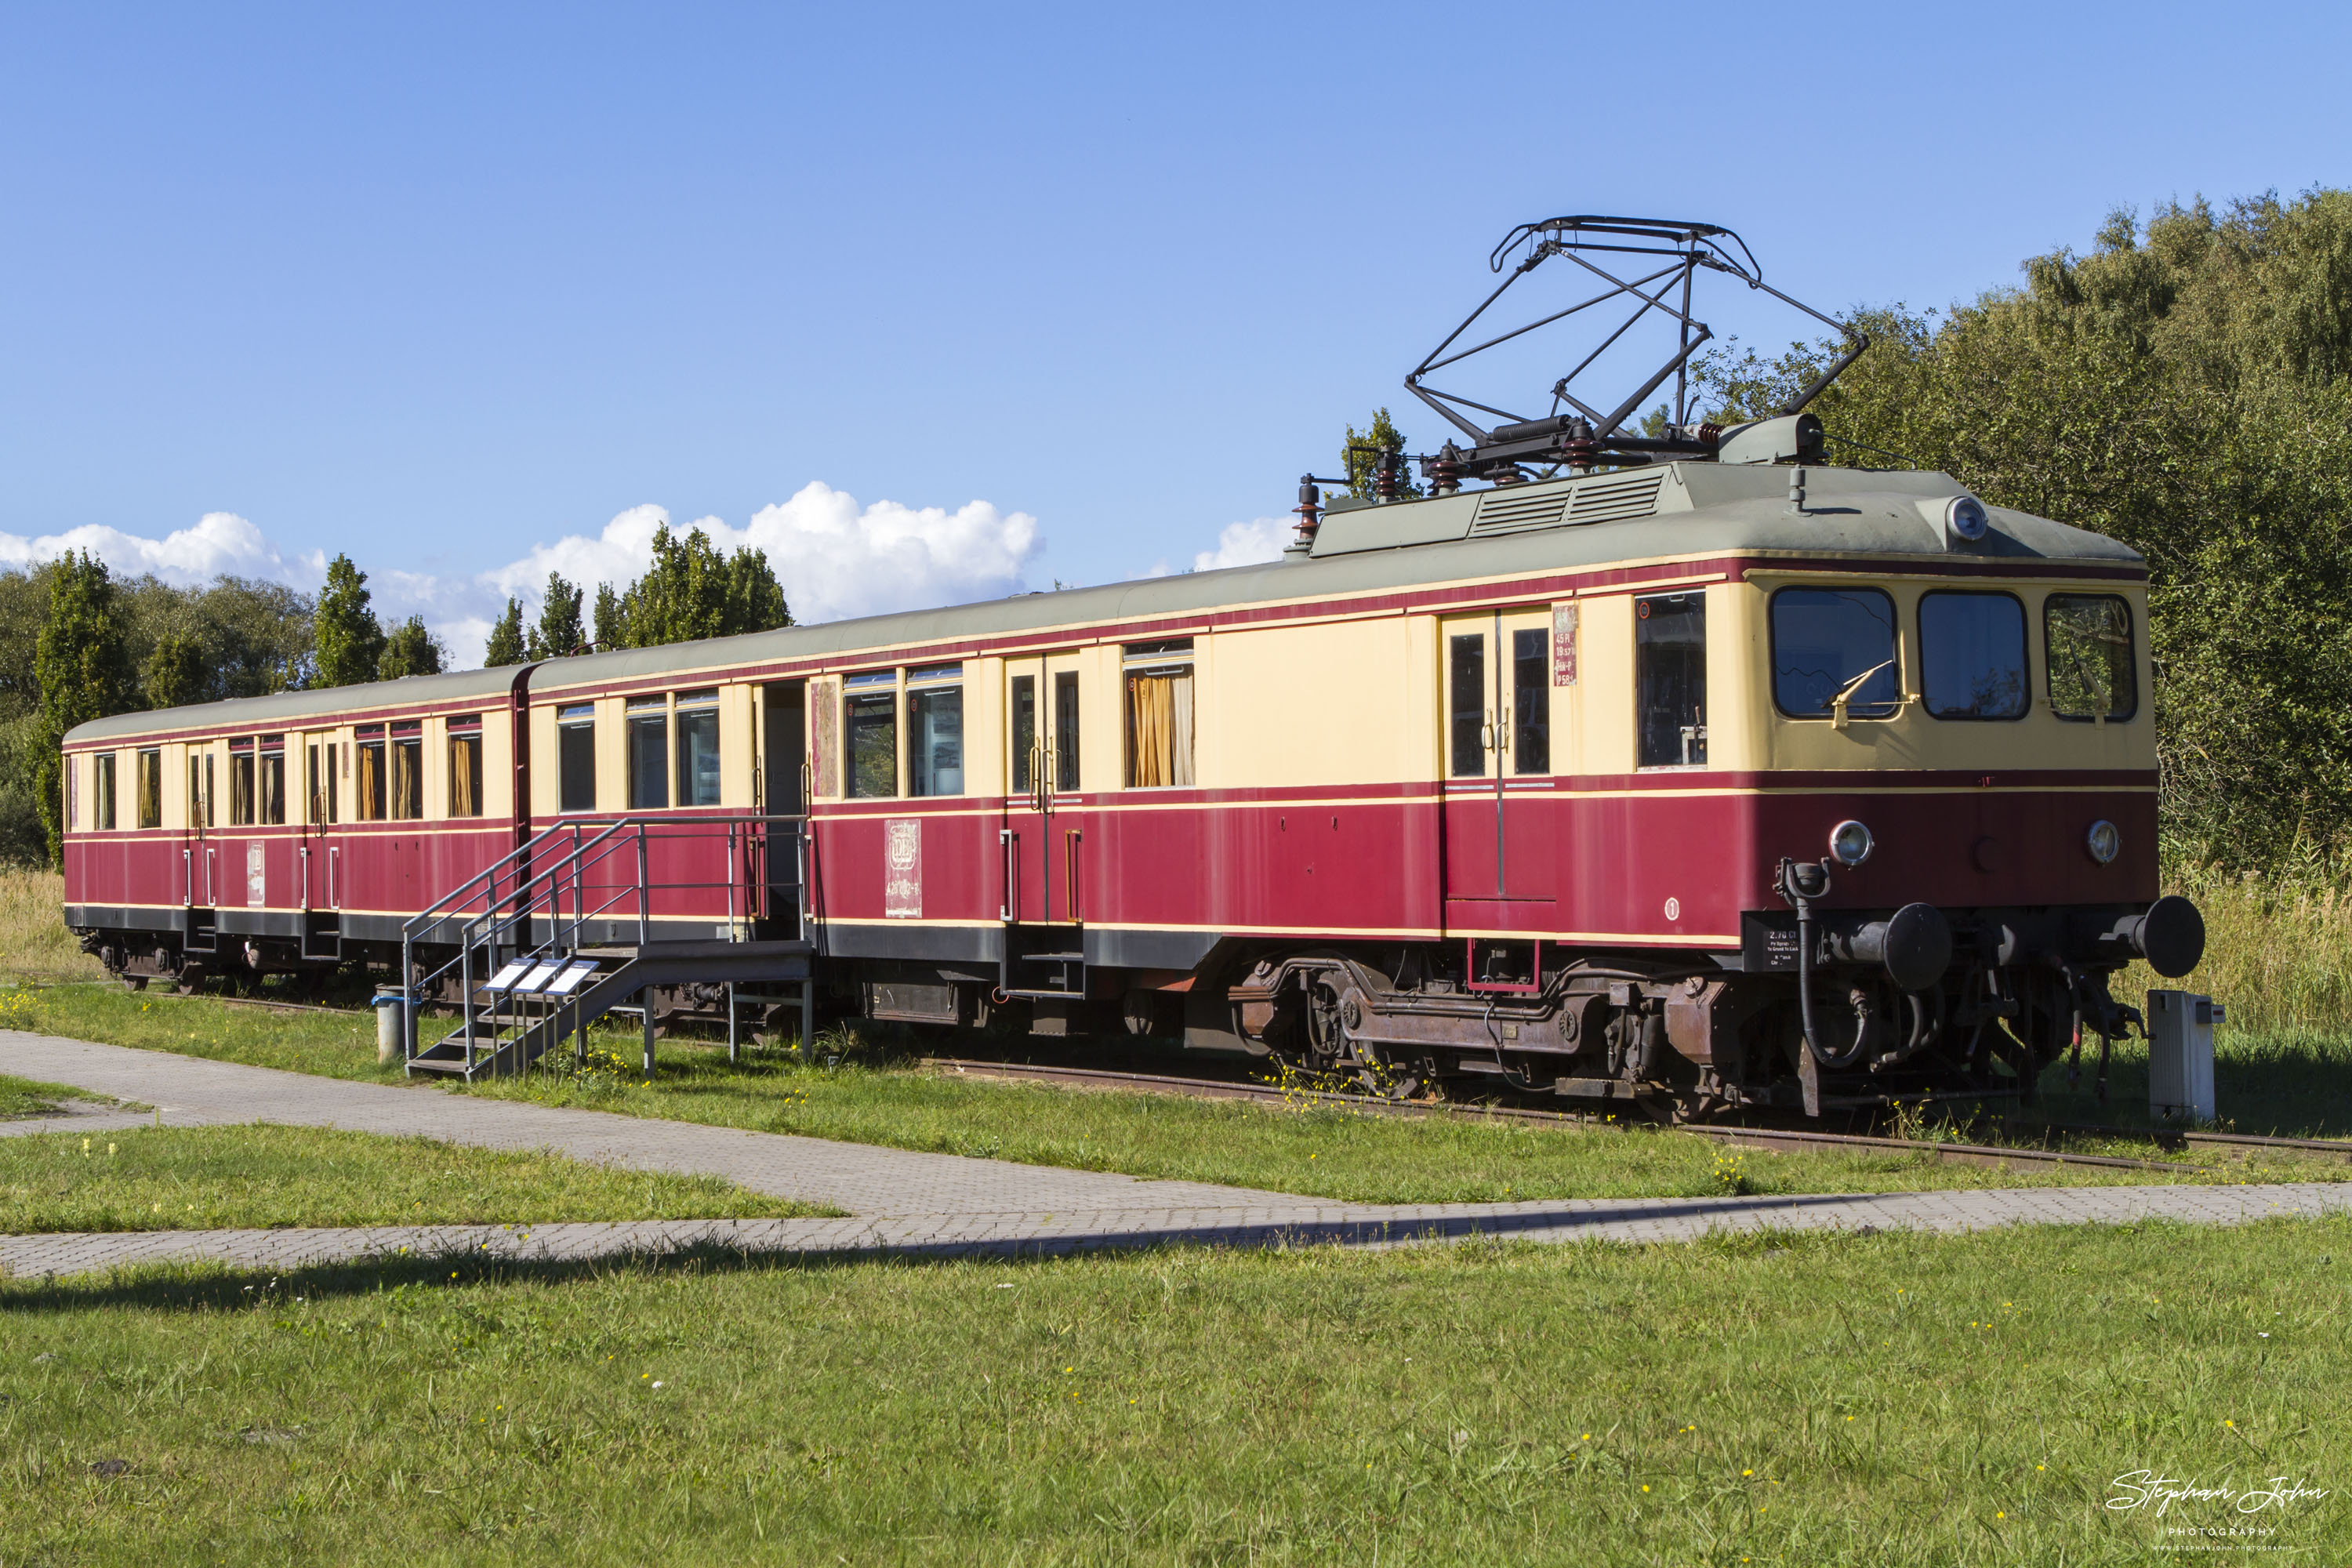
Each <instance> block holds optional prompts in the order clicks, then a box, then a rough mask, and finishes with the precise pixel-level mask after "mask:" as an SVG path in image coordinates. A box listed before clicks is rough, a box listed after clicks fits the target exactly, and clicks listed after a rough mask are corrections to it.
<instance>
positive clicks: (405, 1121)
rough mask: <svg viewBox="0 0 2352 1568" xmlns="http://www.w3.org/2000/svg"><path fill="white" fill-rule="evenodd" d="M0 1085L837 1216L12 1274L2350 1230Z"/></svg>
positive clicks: (417, 1102)
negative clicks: (1380, 1185)
mask: <svg viewBox="0 0 2352 1568" xmlns="http://www.w3.org/2000/svg"><path fill="white" fill-rule="evenodd" d="M0 1071H6V1072H11V1073H15V1074H17V1075H19V1076H21V1077H25V1078H33V1079H46V1080H47V1081H49V1082H52V1083H68V1084H72V1085H74V1086H75V1087H77V1088H80V1089H92V1090H96V1091H98V1092H100V1093H104V1094H110V1095H112V1096H114V1097H116V1098H117V1099H120V1100H136V1101H139V1102H141V1103H142V1104H145V1105H149V1106H152V1107H153V1108H154V1110H152V1112H148V1113H143V1114H135V1115H132V1114H124V1113H121V1112H99V1113H96V1114H91V1113H87V1112H85V1113H79V1114H73V1115H69V1116H66V1117H59V1118H54V1119H44V1120H43V1121H37V1122H17V1123H14V1124H0V1127H5V1130H6V1131H18V1132H21V1131H36V1130H56V1129H59V1128H62V1129H64V1130H66V1131H73V1132H86V1131H99V1130H101V1129H102V1127H103V1126H107V1125H113V1126H131V1125H143V1124H147V1123H150V1122H152V1121H155V1120H157V1119H158V1118H159V1117H160V1120H161V1121H162V1122H163V1125H165V1126H169V1127H194V1126H218V1125H226V1124H231V1123H237V1122H249V1121H273V1122H282V1123H290V1124H296V1125H301V1126H311V1127H340V1128H347V1129H350V1130H352V1131H364V1132H380V1133H394V1134H421V1135H424V1136H427V1137H434V1138H442V1139H446V1140H449V1141H452V1142H463V1143H473V1144H479V1145H483V1146H487V1147H490V1148H499V1149H552V1150H555V1151H557V1152H562V1153H564V1154H567V1155H571V1156H572V1157H573V1158H576V1159H583V1160H592V1161H603V1162H605V1163H612V1164H616V1165H623V1166H629V1167H635V1168H638V1169H646V1170H661V1171H676V1172H684V1173H707V1174H711V1175H719V1176H724V1177H726V1178H728V1179H730V1180H731V1181H734V1182H736V1183H738V1184H741V1185H743V1186H745V1187H749V1188H751V1189H753V1190H755V1191H759V1192H763V1193H769V1194H775V1195H778V1196H782V1197H791V1198H798V1199H802V1200H804V1201H808V1202H814V1203H823V1204H827V1205H833V1206H835V1207H838V1208H842V1209H845V1210H847V1211H849V1214H850V1215H851V1216H852V1217H849V1218H844V1219H772V1220H653V1221H640V1222H635V1223H617V1224H553V1225H539V1226H399V1227H384V1228H366V1229H362V1228H349V1229H306V1230H291V1229H288V1230H221V1231H150V1232H133V1233H107V1234H88V1235H49V1236H0V1268H5V1269H6V1270H7V1271H8V1272H10V1273H13V1274H16V1275H17V1276H19V1277H22V1276H25V1275H44V1274H70V1273H78V1272H82V1271H86V1270H89V1269H96V1268H109V1267H112V1266H115V1265H118V1264H128V1263H155V1262H178V1261H195V1260H211V1261H219V1262H226V1263H234V1264H240V1265H247V1266H252V1267H259V1268H295V1267H299V1266H302V1265H306V1264H320V1263H331V1262H337V1261H343V1260H348V1259H353V1258H368V1257H382V1256H385V1255H392V1256H398V1255H399V1254H401V1253H403V1252H406V1253H408V1254H409V1255H411V1256H415V1255H418V1254H424V1255H436V1256H467V1257H472V1258H485V1259H487V1258H493V1257H495V1258H515V1259H525V1258H542V1259H584V1258H594V1257H603V1256H611V1255H614V1254H621V1253H646V1252H667V1251H673V1250H677V1249H682V1248H688V1247H719V1248H723V1249H726V1250H730V1251H741V1252H781V1253H800V1254H808V1255H834V1256H844V1255H858V1254H868V1255H879V1254H889V1255H894V1256H900V1257H992V1258H1009V1257H1023V1256H1029V1257H1034V1256H1039V1255H1049V1254H1063V1253H1071V1252H1079V1251H1087V1250H1096V1249H1103V1248H1124V1247H1149V1246H1153V1245H1158V1244H1161V1243H1168V1242H1189V1243H1196V1244H1210V1245H1220V1246H1229V1247H1263V1246H1272V1245H1284V1244H1292V1243H1297V1244H1307V1243H1317V1242H1336V1243H1341V1244H1346V1245H1352V1246H1370V1247H1379V1246H1395V1245H1399V1244H1403V1243H1408V1242H1419V1241H1438V1240H1447V1239H1458V1238H1462V1237H1472V1236H1486V1237H1514V1238H1522V1239H1529V1240H1539V1241H1569V1240H1584V1239H1594V1240H1608V1241H1626V1242H1663V1241H1687V1240H1691V1239H1694V1238H1695V1237H1700V1236H1704V1235H1706V1234H1707V1233H1708V1232H1710V1231H1717V1230H1731V1231H1738V1230H1759V1229H1764V1228H1768V1227H1779V1228H1784V1229H1805V1230H1817V1229H1847V1230H1869V1229H1885V1230H1893V1229H1900V1230H1925V1231H1962V1230H1980V1229H1986V1228H1990V1227H1991V1226H2002V1225H2021V1224H2049V1225H2082V1224H2123V1223H2127V1222H2130V1221H2133V1220H2141V1219H2167V1220H2177V1221H2185V1222H2189V1223H2200V1224H2218V1225H2230V1224H2242V1223H2243V1222H2245V1221H2248V1220H2254V1219H2262V1218H2266V1217H2269V1216H2273V1215H2320V1214H2329V1213H2346V1212H2352V1183H2347V1184H2334V1183H2311V1184H2294V1185H2277V1186H2241V1187H2222V1186H2196V1185H2176V1186H2128V1187H2126V1186H2117V1187H2058V1188H2049V1187H2045V1188H2036V1189H2031V1190H2017V1191H2006V1192H2002V1191H1968V1192H1942V1193H1888V1194H1861V1195H1851V1194H1821V1195H1798V1196H1772V1197H1745V1198H1740V1197H1725V1198H1597V1199H1566V1200H1550V1201H1539V1202H1533V1203H1515V1204H1423V1205H1367V1204H1341V1203H1334V1202H1331V1201H1328V1200H1325V1199H1318V1198H1305V1197H1299V1196H1297V1195H1296V1194H1283V1193H1265V1192H1254V1191H1251V1190H1249V1189H1247V1188H1242V1187H1223V1186H1215V1185H1212V1184H1206V1183H1199V1182H1150V1181H1140V1180H1138V1179H1137V1178H1135V1177H1132V1176H1118V1175H1108V1174H1102V1173H1094V1172H1087V1171H1064V1170H1057V1169H1054V1168H1051V1167H1047V1166H1038V1165H1017V1164H1013V1163H1007V1162H1004V1161H998V1160H972V1159H964V1158H961V1157H959V1156H956V1155H952V1154H921V1153H915V1152H909V1151H907V1150H902V1149H881V1148H874V1147H870V1146H867V1145H865V1144H856V1143H836V1142H830V1141H827V1140H824V1139H820V1138H797V1137H792V1136H788V1135H784V1134H780V1133H771V1132H744V1131H735V1130H732V1129H728V1128H718V1127H704V1126H699V1125H697V1124H694V1123H691V1122H682V1121H655V1120H652V1119H649V1118H640V1117H631V1116H617V1115H614V1114H611V1113H609V1112H604V1111H596V1110H572V1109H569V1108H562V1107H555V1106H543V1105H529V1104H521V1103H517V1102H513V1101H508V1100H487V1099H477V1098H475V1097H473V1096H470V1095H460V1094H451V1093H447V1092H445V1091H443V1090H440V1089H436V1088H430V1087H426V1088H415V1089H405V1088H393V1087H388V1086H385V1085H381V1084H365V1083H347V1082H343V1081H341V1080H339V1079H321V1078H313V1077H310V1076H308V1075H306V1074H301V1073H288V1072H278V1071H275V1070H273V1069H270V1068H250V1067H240V1066H236V1065H235V1064H231V1063H225V1062H209V1061H202V1060H199V1059H197V1058H191V1057H179V1056H173V1055H171V1054H169V1053H166V1052H160V1051H138V1050H130V1049H126V1048H124V1047H116V1046H98V1045H89V1044H86V1043H84V1042H81V1041H77V1040H61V1039H57V1038H54V1037H48V1036H41V1035H25V1034H16V1033H12V1032H7V1031H0Z"/></svg>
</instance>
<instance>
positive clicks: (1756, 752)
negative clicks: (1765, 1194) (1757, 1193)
mask: <svg viewBox="0 0 2352 1568" xmlns="http://www.w3.org/2000/svg"><path fill="white" fill-rule="evenodd" d="M1906 478H1907V476H1906ZM1848 482H1849V483H1850V484H1854V485H1855V487H1856V489H1862V488H1864V487H1865V486H1867V485H1868V483H1869V481H1868V480H1867V479H1862V477H1861V476H1854V477H1853V479H1850V480H1849V481H1848ZM1855 499H1856V500H1857V501H1860V500H1861V497H1860V496H1859V495H1857V496H1856V498H1855ZM1902 500H1903V502H1904V503H1905V504H1906V505H1907V507H1908V509H1909V510H1916V511H1919V512H1920V514H1921V518H1920V521H1924V522H1928V523H1930V524H1931V528H1930V530H1929V531H1928V537H1929V538H1931V539H1933V540H1934V544H1933V546H1932V547H1931V548H1929V549H1927V550H1926V551H1923V552H1919V553H1916V554H1915V555H1911V556H1909V557H1908V558H1905V559H1900V560H1895V561H1890V560H1889V559H1888V558H1887V556H1886V555H1885V553H1884V552H1880V551H1875V550H1874V551H1870V552H1868V556H1867V557H1864V556H1863V555H1861V554H1859V553H1857V554H1856V555H1854V556H1851V557H1847V558H1844V559H1840V558H1839V556H1838V555H1837V554H1834V553H1831V552H1823V553H1822V554H1821V555H1817V556H1815V557H1813V558H1812V559H1811V560H1797V561H1790V560H1785V559H1781V560H1767V561H1759V562H1757V563H1753V564H1752V565H1751V566H1750V567H1749V568H1748V570H1747V571H1746V572H1745V573H1744V574H1743V580H1742V581H1741V582H1740V583H1739V584H1738V585H1737V586H1736V587H1734V588H1733V589H1732V590H1731V592H1730V594H1729V595H1728V597H1729V598H1730V600H1731V602H1732V603H1731V607H1733V608H1734V611H1735V615H1736V616H1738V617H1739V618H1740V621H1741V623H1742V624H1741V625H1740V626H1739V627H1738V632H1739V633H1741V634H1742V635H1741V636H1739V637H1738V642H1739V644H1740V645H1741V646H1742V647H1744V648H1745V649H1747V650H1748V651H1749V652H1750V653H1751V654H1761V655H1762V656H1763V657H1761V658H1755V657H1750V658H1746V659H1743V660H1741V661H1739V663H1740V664H1741V666H1742V668H1743V669H1744V670H1745V672H1746V675H1747V684H1746V687H1745V689H1741V690H1738V691H1737V692H1735V693H1731V694H1721V693H1718V694H1717V704H1716V711H1717V715H1718V716H1719V718H1729V717H1732V716H1733V714H1734V713H1735V712H1736V713H1737V714H1738V715H1739V716H1741V717H1742V718H1744V720H1745V721H1744V722H1740V721H1734V722H1732V723H1730V724H1728V725H1723V724H1720V723H1718V725H1717V726H1712V728H1715V730H1716V732H1717V736H1718V737H1719V741H1720V742H1725V743H1727V745H1723V744H1719V746H1718V750H1717V754H1716V756H1715V757H1714V758H1713V759H1711V760H1712V761H1713V762H1714V763H1715V766H1716V767H1717V768H1722V767H1723V766H1724V765H1725V764H1726V763H1729V764H1730V765H1731V766H1732V767H1734V768H1736V769H1738V771H1739V772H1740V773H1744V774H1746V775H1747V777H1748V780H1750V781H1752V782H1753V785H1754V787H1753V788H1751V789H1748V790H1743V791H1741V792H1739V793H1740V799H1741V811H1742V815H1743V816H1744V821H1743V823H1742V826H1741V830H1740V831H1739V833H1738V839H1739V841H1740V844H1741V846H1742V849H1743V854H1742V855H1741V856H1740V857H1739V858H1740V859H1741V860H1742V861H1744V864H1741V865H1739V866H1738V868H1736V870H1735V872H1734V875H1735V876H1736V877H1737V878H1738V880H1740V881H1741V882H1743V883H1744V884H1745V886H1744V888H1743V889H1741V891H1740V893H1739V900H1738V901H1739V905H1740V911H1739V921H1740V938H1741V941H1740V952H1739V955H1738V973H1736V974H1726V975H1723V976H1721V977H1720V978H1717V979H1715V980H1712V981H1710V982H1707V983H1706V984H1693V985H1691V986H1690V987H1689V988H1688V989H1689V992H1690V993H1691V994H1686V995H1685V996H1682V997H1678V998H1675V999H1674V1000H1673V1001H1671V1002H1669V1004H1668V1005H1667V1006H1666V1008H1665V1014H1666V1017H1665V1022H1666V1025H1667V1027H1668V1031H1669V1033H1670V1035H1671V1037H1673V1040H1674V1044H1675V1046H1676V1047H1678V1052H1677V1054H1678V1055H1679V1056H1681V1057H1682V1058H1683V1059H1684V1063H1685V1067H1686V1069H1690V1070H1695V1071H1696V1074H1697V1077H1698V1079H1699V1081H1698V1082H1697V1083H1696V1084H1694V1085H1691V1086H1689V1088H1690V1089H1695V1090H1696V1091H1697V1092H1698V1094H1699V1096H1700V1097H1701V1098H1702V1099H1711V1100H1714V1101H1715V1102H1716V1103H1717V1104H1719V1105H1724V1106H1727V1107H1728V1106H1735V1105H1740V1104H1750V1105H1753V1104H1783V1105H1790V1102H1791V1101H1793V1102H1795V1104H1794V1105H1791V1107H1790V1108H1791V1109H1794V1108H1795V1105H1801V1107H1802V1109H1803V1110H1805V1111H1806V1112H1807V1113H1808V1114H1811V1115H1820V1114H1822V1113H1823V1112H1824V1111H1827V1110H1835V1109H1838V1108H1840V1107H1853V1106H1862V1105H1875V1104H1884V1103H1885V1102H1886V1101H1888V1100H1905V1101H1916V1100H1925V1099H1932V1098H1934V1097H1937V1096H1940V1095H1951V1096H1969V1097H1976V1096H2004V1095H2014V1096H2018V1097H2020V1098H2023V1099H2029V1100H2030V1099H2031V1098H2032V1095H2033V1092H2034V1086H2035V1083H2036V1080H2037V1079H2038V1078H2039V1077H2040V1075H2041V1073H2042V1071H2043V1070H2044V1069H2045V1068H2048V1067H2049V1066H2050V1065H2051V1064H2052V1063H2053V1062H2054V1061H2055V1060H2056V1059H2057V1058H2060V1057H2061V1056H2062V1055H2063V1054H2065V1053H2067V1052H2068V1051H2070V1050H2074V1049H2078V1048H2079V1047H2080V1045H2081V1043H2082V1042H2084V1041H2088V1042H2089V1043H2090V1044H2091V1046H2092V1047H2093V1048H2094V1049H2095V1050H2096V1049H2099V1048H2100V1047H2102V1045H2103V1043H2104V1040H2105V1038H2108V1037H2119V1036H2121V1035H2122V1034H2123V1033H2124V1032H2125V1031H2126V1029H2128V1028H2130V1027H2131V1026H2132V1025H2133V1024H2134V1023H2135V1022H2136V1021H2137V1014H2136V1012H2135V1010H2134V1009H2133V1008H2132V1007H2131V1006H2130V1005H2128V1004H2129V1001H2130V998H2128V997H2118V996H2117V995H2116V993H2115V990H2114V986H2113V984H2112V983H2113V981H2114V979H2115V976H2116V973H2117V972H2118V971H2119V970H2121V969H2122V968H2124V967H2125V966H2126V964H2128V963H2131V962H2132V961H2134V960H2135V959H2138V960H2143V961H2145V962H2146V963H2147V965H2148V967H2149V968H2150V969H2152V970H2154V971H2155V973H2158V975H2163V976H2167V977H2177V976H2180V975H2185V974H2187V973H2189V971H2190V970H2192V969H2193V968H2195V966H2196V964H2197V963H2198V961H2199V959H2200V957H2201V955H2202V953H2203V950H2204V942H2205V932H2204V925H2203V921H2202V920H2201V919H2200V916H2199V914H2198V912H2197V910H2196V909H2195V908H2194V907H2193V906H2191V905H2190V904H2189V902H2188V901H2187V900H2183V899H2180V898H2178V897H2161V896H2159V894H2160V889H2159V887H2158V860H2157V762H2156V731H2155V722H2154V713H2153V710H2152V703H2151V701H2150V686H2149V679H2150V668H2149V662H2148V649H2147V591H2146V571H2145V567H2144V565H2143V564H2142V563H2140V562H2139V561H2138V559H2137V557H2136V556H2134V555H2132V554H2131V552H2128V551H2126V550H2125V549H2124V548H2123V547H2122V546H2121V545H2118V544H2116V543H2115V542H2112V541H2108V540H2105V539H2103V538H2100V537H2099V536H2096V535H2093V534H2087V533H2084V532H2081V531H2076V530H2073V529H2067V528H2063V527H2062V526H2061V525H2058V524H2055V523H2052V522H2048V521H2044V520H2041V519H2036V518H2032V517H2029V516H2026V515H2024V514H2021V513H2013V512H2007V511H1998V510H1991V509H1987V508H1985V507H1983V506H1982V505H1981V504H1980V503H1979V502H1978V501H1977V500H1975V499H1974V498H1972V497H1969V496H1967V495H1965V494H1959V493H1954V494H1948V495H1942V496H1911V497H1906V498H1902ZM1857 510H1860V511H1866V510H1869V503H1868V502H1863V503H1862V505H1861V506H1860V507H1859V508H1857ZM1823 521H1828V520H1827V519H1824V520H1823ZM1905 521H1906V522H1907V520H1905ZM1904 531H1906V532H1907V531H1908V529H1907V527H1906V529H1905V530H1904ZM1937 535H1940V537H1937ZM1726 695H1729V696H1730V698H1731V701H1730V702H1729V703H1728V704H1727V703H1726V702H1725V700H1724V697H1725V696H1726ZM1735 749H1736V750H1737V751H1738V752H1742V753H1745V754H1744V755H1740V756H1737V757H1735V756H1732V755H1727V754H1725V752H1726V750H1735Z"/></svg>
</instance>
